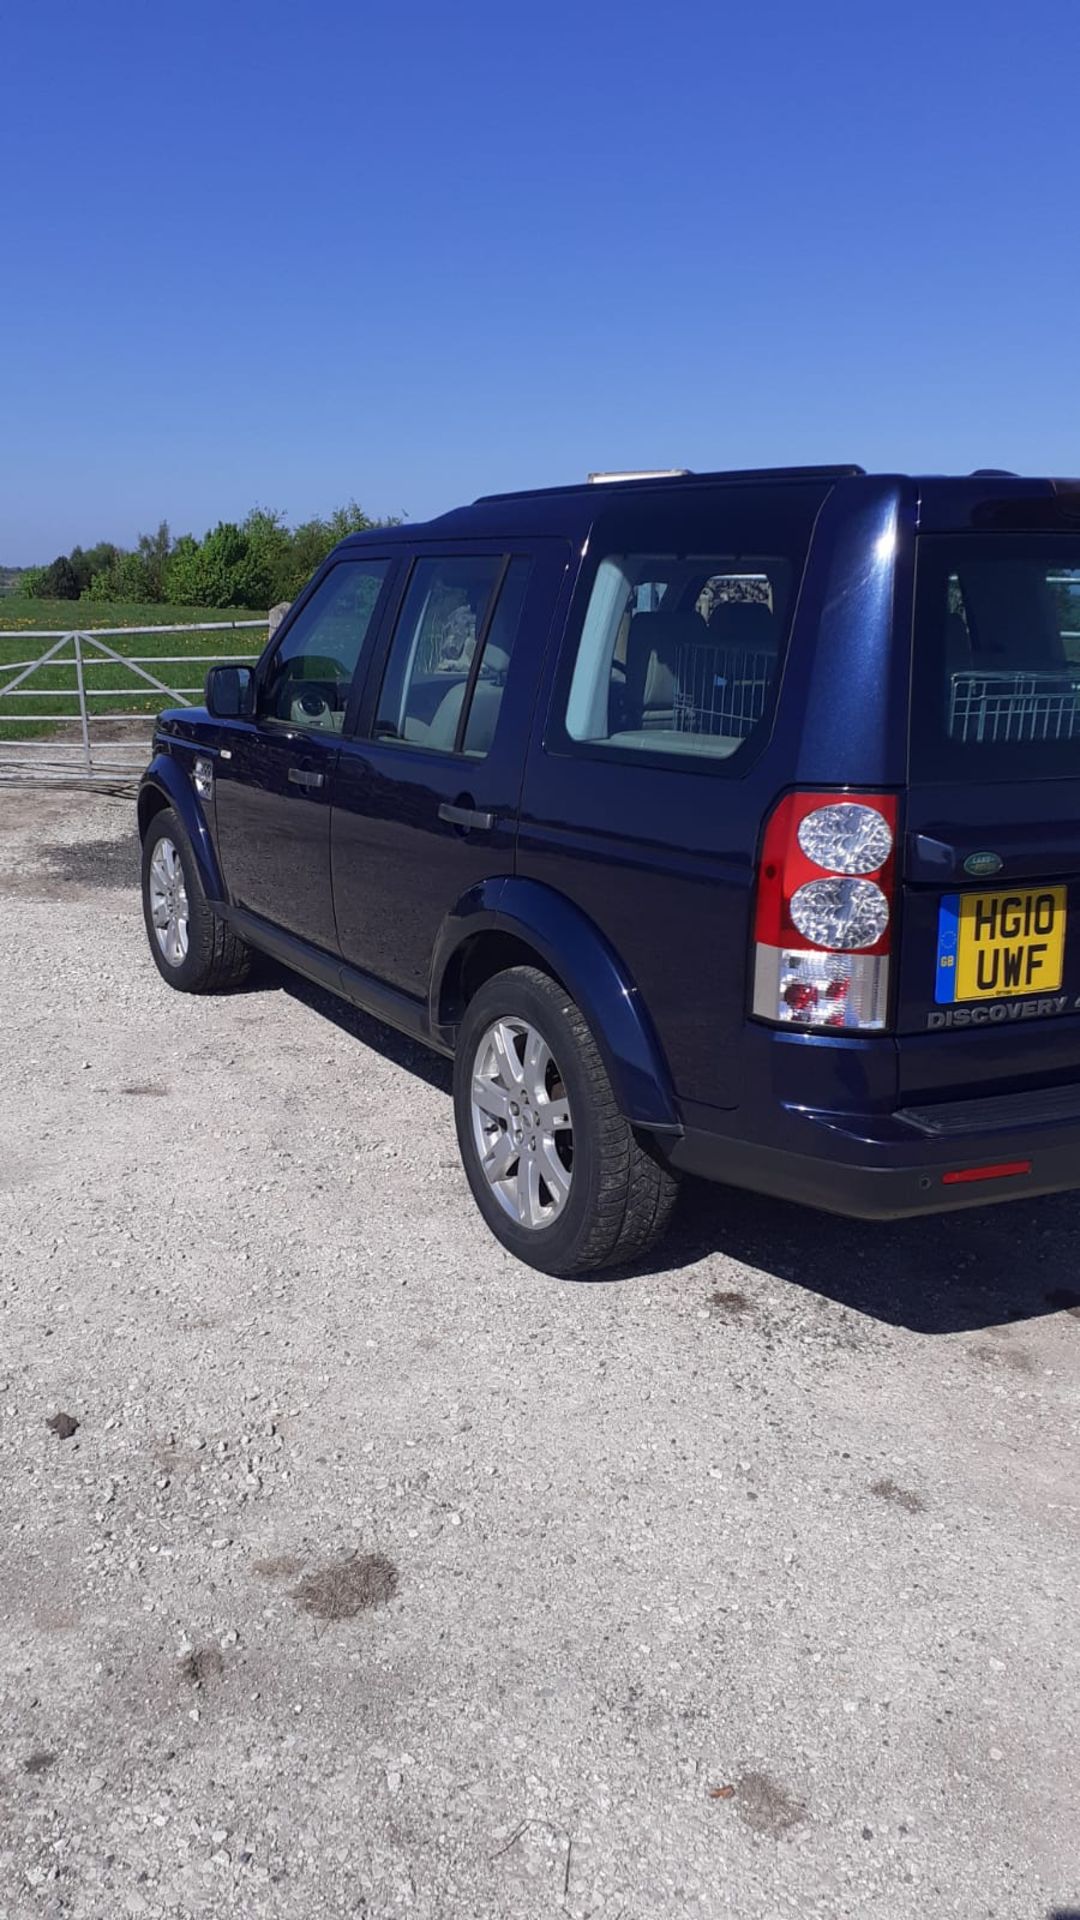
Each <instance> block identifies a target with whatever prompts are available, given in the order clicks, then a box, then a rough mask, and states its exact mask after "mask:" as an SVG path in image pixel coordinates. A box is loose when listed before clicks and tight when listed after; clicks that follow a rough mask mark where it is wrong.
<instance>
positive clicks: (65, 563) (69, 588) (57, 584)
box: [37, 553, 80, 600]
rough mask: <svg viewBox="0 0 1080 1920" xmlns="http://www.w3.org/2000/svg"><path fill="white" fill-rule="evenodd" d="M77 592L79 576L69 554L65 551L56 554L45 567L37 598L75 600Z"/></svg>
mask: <svg viewBox="0 0 1080 1920" xmlns="http://www.w3.org/2000/svg"><path fill="white" fill-rule="evenodd" d="M79 593H80V587H79V576H78V574H77V573H76V571H75V568H74V567H73V566H72V564H71V560H70V558H69V556H68V555H67V554H66V553H60V554H57V557H56V559H55V560H54V561H53V562H52V565H51V566H48V567H46V568H45V574H44V578H43V579H42V582H41V586H40V589H39V591H38V596H37V597H38V599H40V600H77V599H78V597H79Z"/></svg>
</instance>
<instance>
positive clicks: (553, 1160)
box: [454, 967, 677, 1275]
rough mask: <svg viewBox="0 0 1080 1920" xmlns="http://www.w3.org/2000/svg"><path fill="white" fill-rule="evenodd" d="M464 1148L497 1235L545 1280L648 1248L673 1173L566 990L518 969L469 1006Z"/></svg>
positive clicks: (463, 1045) (663, 1217)
mask: <svg viewBox="0 0 1080 1920" xmlns="http://www.w3.org/2000/svg"><path fill="white" fill-rule="evenodd" d="M454 1113H455V1118H456V1121H457V1134H458V1144H459V1146H460V1148H461V1157H462V1160H463V1161H464V1163H465V1172H466V1174H467V1175H468V1179H469V1185H470V1186H471V1188H472V1190H473V1196H474V1198H475V1200H476V1204H477V1206H478V1207H479V1208H480V1211H481V1213H482V1214H483V1216H484V1218H485V1220H486V1221H487V1223H488V1225H489V1227H490V1228H491V1230H492V1232H493V1233H494V1234H495V1236H496V1238H497V1239H499V1240H501V1241H502V1244H503V1246H504V1247H508V1248H509V1249H510V1251H511V1253H514V1254H516V1255H517V1257H518V1259H519V1260H524V1261H525V1262H526V1263H527V1265H529V1266H532V1267H538V1268H539V1269H540V1271H541V1272H542V1273H555V1274H563V1275H570V1274H575V1273H590V1272H593V1271H595V1269H597V1268H598V1267H608V1266H614V1265H618V1264H622V1263H623V1262H625V1261H628V1260H631V1259H633V1258H634V1257H635V1256H636V1255H639V1254H641V1253H643V1252H644V1250H645V1248H646V1247H648V1246H650V1245H651V1244H652V1242H653V1241H654V1240H656V1239H657V1238H658V1237H659V1235H660V1234H661V1233H662V1232H663V1230H664V1227H665V1226H666V1225H667V1221H668V1217H669V1215H670V1213H671V1209H672V1206H673V1204H674V1201H675V1196H676V1192H677V1183H676V1180H675V1177H674V1175H673V1174H672V1173H671V1172H670V1171H669V1170H668V1169H667V1168H666V1167H664V1166H663V1165H662V1164H661V1162H660V1161H659V1160H658V1159H657V1158H656V1157H655V1155H654V1154H653V1152H652V1151H650V1148H649V1146H648V1145H647V1144H646V1143H645V1142H643V1141H642V1140H640V1139H639V1138H638V1136H637V1135H636V1134H635V1132H634V1130H633V1128H632V1127H631V1126H630V1125H629V1124H628V1122H627V1121H626V1120H625V1119H624V1118H623V1116H622V1114H621V1113H620V1112H619V1108H618V1103H617V1101H616V1099H615V1095H614V1093H613V1092H612V1087H611V1082H610V1080H609V1079H608V1076H607V1071H606V1069H605V1067H604V1063H603V1060H602V1059H601V1057H600V1053H599V1050H598V1048H597V1045H596V1042H595V1040H594V1039H593V1036H592V1034H591V1032H590V1031H589V1028H588V1027H587V1025H586V1023H585V1021H584V1019H583V1018H582V1015H581V1013H580V1011H579V1009H578V1007H577V1006H576V1005H575V1004H574V1001H573V1000H572V999H571V998H570V995H569V994H568V993H567V992H566V990H565V988H563V987H560V986H559V985H558V984H557V982H556V981H554V980H552V979H550V978H549V976H548V975H547V974H546V973H541V972H540V971H539V970H538V969H537V968H535V967H513V968H511V969H510V970H509V971H508V972H506V973H500V974H497V975H496V976H495V978H494V979H493V980H489V981H487V982H486V984H485V985H484V986H483V987H481V988H480V990H479V992H478V993H477V994H476V995H475V997H474V999H473V1000H472V1001H470V1003H469V1006H468V1008H467V1009H466V1013H465V1017H464V1019H463V1021H462V1023H461V1029H460V1032H459V1034H458V1043H457V1051H456V1055H455V1060H454Z"/></svg>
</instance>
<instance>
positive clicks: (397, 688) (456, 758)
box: [331, 539, 570, 1000]
mask: <svg viewBox="0 0 1080 1920" xmlns="http://www.w3.org/2000/svg"><path fill="white" fill-rule="evenodd" d="M569 557H570V549H569V546H568V545H567V543H566V542H565V541H561V540H554V539H547V540H543V539H540V540H532V539H530V540H526V541H524V542H516V543H515V542H513V541H503V540H497V539H493V540H490V541H484V540H479V541H475V540H474V541H459V542H446V543H444V544H443V543H440V544H439V545H437V546H435V545H431V544H419V543H418V545H417V547H416V548H415V549H414V550H413V553H412V555H411V560H410V565H409V569H408V577H407V579H406V580H405V581H404V582H403V583H402V588H401V591H400V593H399V595H398V597H397V606H396V612H395V614H394V616H393V618H392V619H389V620H388V622H387V631H386V632H385V634H384V637H383V642H382V645H381V646H380V647H379V649H378V651H377V653H376V656H375V658H374V659H373V661H372V665H371V670H370V673H369V674H368V677H367V684H366V686H365V688H364V692H363V696H362V699H361V700H360V701H359V702H358V709H357V713H356V721H355V727H354V726H352V725H350V728H349V730H348V735H347V737H345V738H344V739H343V740H342V743H341V751H340V758H339V760H338V764H337V768H336V771H335V775H334V789H333V809H332V829H331V840H332V872H333V892H334V905H335V910H336V917H337V929H338V938H339V942H340V950H341V953H342V955H343V957H344V959H345V960H346V961H347V962H348V963H349V964H350V966H353V967H356V968H358V969H360V970H361V971H362V972H364V973H367V974H370V975H372V976H373V977H374V978H376V979H377V980H379V981H381V982H383V983H385V984H387V985H389V986H391V987H393V988H394V989H395V990H396V991H398V992H400V993H404V994H407V995H409V996H412V997H414V998H416V999H418V1000H423V999H424V998H426V995H427V991H428V983H429V979H430V972H431V959H432V952H433V948H434V945H435V940H436V936H437V934H438V931H439V928H440V926H441V924H442V922H443V919H444V918H445V916H446V915H447V914H448V913H450V912H452V911H453V909H454V908H455V907H456V906H457V904H458V902H459V901H460V900H461V899H462V897H463V895H465V894H466V893H467V892H468V891H469V889H470V887H473V886H475V885H477V884H478V883H479V882H481V881H483V880H485V879H488V878H490V877H492V876H497V875H505V874H510V873H512V872H513V870H514V848H515V840H516V835H517V815H518V801H519V796H520V791H521V781H522V773H523V766H524V758H525V748H526V742H527V738H528V731H529V723H530V719H531V715H532V708H533V702H534V700H535V695H536V684H537V677H538V674H539V670H540V665H541V661H542V657H543V653H544V649H545V646H546V642H547V637H548V633H549V631H550V627H551V620H552V609H553V606H554V604H555V603H556V601H557V599H558V596H559V592H560V587H561V584H562V581H563V578H564V575H565V573H566V570H567V565H568V562H569Z"/></svg>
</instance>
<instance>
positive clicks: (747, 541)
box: [546, 487, 824, 771]
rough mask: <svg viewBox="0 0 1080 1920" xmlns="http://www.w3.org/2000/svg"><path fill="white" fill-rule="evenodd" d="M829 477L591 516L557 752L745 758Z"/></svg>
mask: <svg viewBox="0 0 1080 1920" xmlns="http://www.w3.org/2000/svg"><path fill="white" fill-rule="evenodd" d="M823 497H824V492H823V490H821V489H819V488H810V487H806V488H799V489H786V490H784V489H766V488H760V489H754V490H749V489H748V490H747V491H746V492H745V493H741V492H739V491H737V490H735V489H730V490H728V489H719V488H718V489H716V490H715V492H710V491H706V490H705V489H703V490H702V492H701V493H700V494H692V493H689V492H687V493H681V494H678V495H675V496H673V497H671V498H668V499H666V500H648V499H637V500H634V501H633V502H630V501H627V502H625V503H623V504H621V505H620V506H619V507H617V508H614V509H613V510H611V511H610V512H607V513H605V514H603V515H601V516H600V517H599V518H598V519H597V521H596V522H595V524H594V526H593V528H592V530H591V533H590V538H589V543H588V550H587V556H586V564H585V566H584V568H583V570H582V577H581V579H580V581H579V584H578V588H577V591H576V593H575V597H574V604H573V606H572V608H571V613H570V618H569V621H568V625H567V636H566V642H565V644H564V648H563V653H562V658H561V661H560V669H559V674H558V677H557V683H556V688H555V695H554V700H553V704H552V711H551V719H550V724H549V728H548V734H547V740H546V744H547V746H548V749H549V751H550V750H554V751H560V750H561V751H563V752H569V753H576V754H587V755H590V756H593V757H596V758H600V759H605V758H606V759H619V760H624V761H629V762H631V763H642V762H658V763H662V764H668V765H671V766H673V767H678V768H681V769H683V770H687V769H691V768H699V769H701V770H702V771H713V770H718V769H723V770H725V771H734V770H736V769H739V768H741V767H742V766H743V765H744V764H745V763H746V761H747V759H748V757H749V756H750V755H751V754H752V753H753V752H754V751H756V745H757V744H758V743H760V742H762V741H763V739H764V738H765V737H766V735H767V731H768V726H769V724H770V722H771V717H772V712H773V708H774V704H775V699H776V692H777V687H778V684H779V679H780V675H781V672H782V668H783V663H784V659H785V655H786V652H787V646H788V640H789V636H790V632H791V624H792V617H793V613H794V607H795V601H796V598H797V594H798V588H799V584H800V581H801V579H802V573H803V568H804V566H805V561H806V555H807V551H808V548H809V544H810V536H811V532H812V528H813V523H814V519H815V517H816V513H817V510H818V508H819V506H820V504H821V500H822V498H823Z"/></svg>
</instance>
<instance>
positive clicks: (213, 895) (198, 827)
mask: <svg viewBox="0 0 1080 1920" xmlns="http://www.w3.org/2000/svg"><path fill="white" fill-rule="evenodd" d="M137 807H138V821H139V839H140V841H143V840H145V839H146V835H147V831H148V829H149V826H150V822H151V820H152V819H153V818H154V815H155V814H157V813H160V812H161V811H162V808H163V807H171V808H172V809H173V812H174V813H176V814H177V815H178V816H179V819H180V822H181V824H182V826H183V828H184V831H185V833H186V834H187V837H188V840H189V842H190V845H191V850H192V853H193V854H194V856H195V863H196V865H197V867H198V869H199V878H200V880H201V881H202V886H203V891H204V893H205V894H206V897H207V899H208V900H209V901H212V902H214V903H217V904H223V903H224V902H226V901H227V899H228V895H227V894H226V891H225V884H224V881H223V879H222V875H221V868H220V866H219V864H218V857H217V850H216V848H215V846H214V842H213V839H212V838H211V834H210V829H209V827H208V826H207V823H206V816H205V814H204V813H203V810H202V807H201V805H200V804H199V800H198V797H197V795H196V793H195V789H194V787H193V786H192V784H191V781H190V779H189V778H188V777H187V774H186V772H185V770H184V769H183V768H182V767H180V766H178V764H177V762H176V761H175V760H174V759H173V758H172V757H171V755H169V754H167V753H158V754H155V756H154V758H153V759H152V760H151V762H150V765H149V766H148V767H147V769H146V772H145V773H144V774H143V777H142V780H141V782H140V785H139V797H138V802H137Z"/></svg>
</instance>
